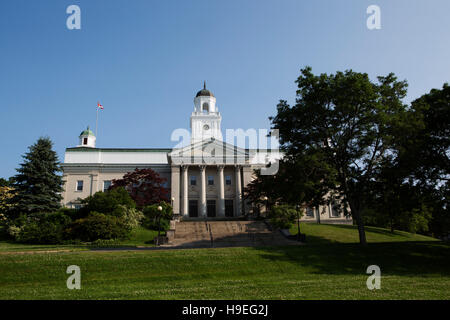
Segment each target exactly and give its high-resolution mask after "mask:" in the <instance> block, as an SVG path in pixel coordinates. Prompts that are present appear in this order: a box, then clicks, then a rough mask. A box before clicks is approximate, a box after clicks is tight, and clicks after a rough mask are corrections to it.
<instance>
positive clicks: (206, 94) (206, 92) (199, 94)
mask: <svg viewBox="0 0 450 320" xmlns="http://www.w3.org/2000/svg"><path fill="white" fill-rule="evenodd" d="M195 97H214V95H213V94H212V92H211V91H209V90H208V89H206V82H203V89H202V90H200V91H199V92H197V95H196V96H195Z"/></svg>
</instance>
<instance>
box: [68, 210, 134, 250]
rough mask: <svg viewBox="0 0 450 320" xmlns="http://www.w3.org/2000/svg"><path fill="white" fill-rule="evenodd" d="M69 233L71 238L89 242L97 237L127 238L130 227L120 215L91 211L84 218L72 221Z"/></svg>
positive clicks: (129, 233)
mask: <svg viewBox="0 0 450 320" xmlns="http://www.w3.org/2000/svg"><path fill="white" fill-rule="evenodd" d="M69 234H70V236H71V238H73V239H80V240H82V241H89V242H91V241H95V240H98V239H106V240H108V239H128V238H129V237H130V235H131V227H130V226H129V225H128V224H127V223H126V221H125V220H124V219H123V218H121V217H115V216H109V215H105V214H102V213H98V212H95V211H93V212H91V213H90V214H89V215H88V216H87V217H86V218H83V219H78V220H76V221H75V222H73V223H72V225H71V226H70V229H69Z"/></svg>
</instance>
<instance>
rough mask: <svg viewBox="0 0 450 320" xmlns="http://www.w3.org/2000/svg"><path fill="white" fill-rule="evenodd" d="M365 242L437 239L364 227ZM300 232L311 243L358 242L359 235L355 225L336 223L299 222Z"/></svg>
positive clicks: (292, 232) (295, 230) (292, 231)
mask: <svg viewBox="0 0 450 320" xmlns="http://www.w3.org/2000/svg"><path fill="white" fill-rule="evenodd" d="M365 229H366V238H367V242H369V243H373V242H394V241H395V242H397V241H438V240H437V239H435V238H431V237H426V236H422V235H419V234H412V233H408V232H403V231H397V230H395V231H394V233H391V231H390V230H387V229H383V228H376V227H365ZM290 231H291V234H294V235H295V234H297V225H296V224H295V225H293V226H292V227H291V229H290ZM300 232H301V233H304V234H306V241H307V242H308V243H311V244H320V243H330V242H331V243H358V242H359V235H358V230H357V228H356V226H352V225H336V224H316V223H300Z"/></svg>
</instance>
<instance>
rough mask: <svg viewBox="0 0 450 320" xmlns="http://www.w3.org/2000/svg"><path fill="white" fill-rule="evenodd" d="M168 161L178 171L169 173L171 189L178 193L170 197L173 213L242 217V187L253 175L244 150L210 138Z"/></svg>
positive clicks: (184, 215)
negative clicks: (172, 197)
mask: <svg viewBox="0 0 450 320" xmlns="http://www.w3.org/2000/svg"><path fill="white" fill-rule="evenodd" d="M169 159H170V161H171V162H172V168H174V167H176V168H177V169H176V170H172V177H171V181H172V190H174V189H179V190H180V193H179V195H177V194H173V195H174V212H176V211H177V210H178V212H179V213H180V215H182V216H183V217H186V218H188V217H189V218H196V217H198V218H207V217H208V218H213V217H217V218H220V217H239V216H242V215H244V214H245V207H244V206H243V201H242V192H243V191H242V190H243V188H242V185H243V183H244V177H245V180H250V179H251V173H252V169H251V165H250V164H249V161H248V154H247V152H246V150H243V149H239V148H236V147H235V146H231V145H228V144H226V143H224V142H222V141H218V140H215V139H213V138H210V139H209V140H204V141H202V142H199V143H196V144H194V145H189V146H187V147H185V148H182V149H178V150H173V151H172V152H171V153H169ZM177 182H178V186H177ZM176 202H179V204H177V203H176Z"/></svg>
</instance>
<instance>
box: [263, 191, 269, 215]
mask: <svg viewBox="0 0 450 320" xmlns="http://www.w3.org/2000/svg"><path fill="white" fill-rule="evenodd" d="M263 199H264V201H265V202H266V203H265V205H266V217H267V211H269V201H268V200H269V198H267V196H265V197H264V198H263Z"/></svg>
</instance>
